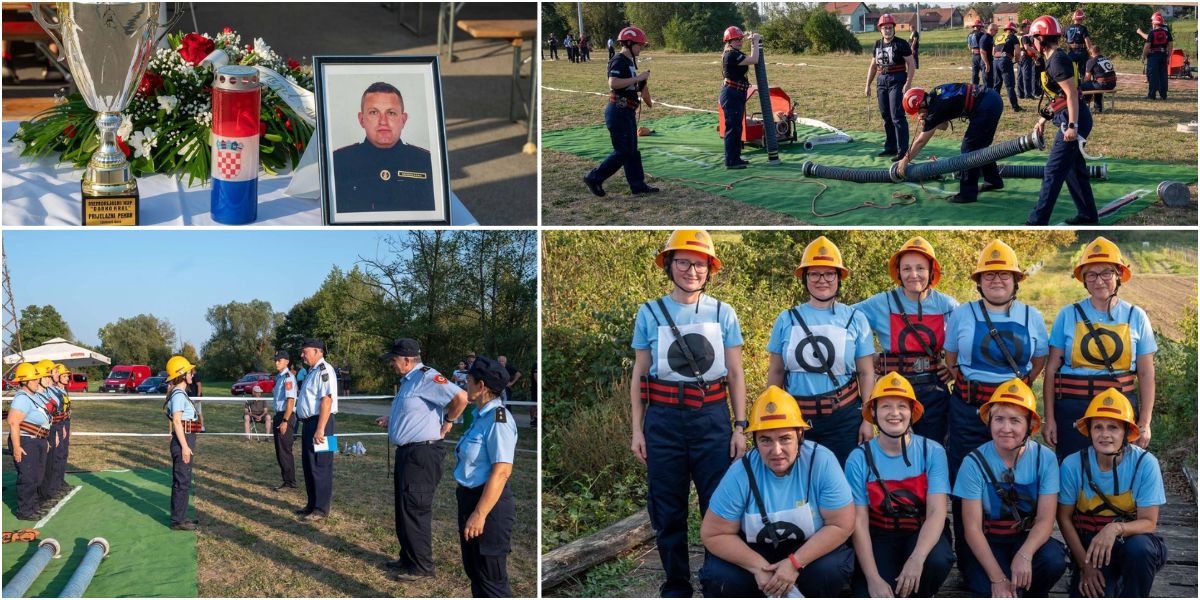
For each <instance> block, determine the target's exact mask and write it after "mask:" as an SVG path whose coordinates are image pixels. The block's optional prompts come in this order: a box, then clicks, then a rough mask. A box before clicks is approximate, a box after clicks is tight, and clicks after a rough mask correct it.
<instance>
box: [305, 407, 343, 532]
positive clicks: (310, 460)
mask: <svg viewBox="0 0 1200 600" xmlns="http://www.w3.org/2000/svg"><path fill="white" fill-rule="evenodd" d="M320 420H321V417H320V416H316V415H314V416H311V417H309V418H307V419H304V433H303V437H302V438H301V441H300V448H301V456H300V462H301V463H303V465H304V491H305V492H306V493H307V494H308V503H307V504H305V505H304V510H305V511H309V512H311V511H314V510H319V511H321V512H323V513H325V514H326V515H328V514H329V509H330V506H331V505H332V504H333V454H334V453H333V452H321V453H317V452H315V451H313V436H314V435H315V434H316V433H317V422H318V421H320ZM336 423H337V415H334V414H331V415H329V420H328V421H326V422H325V437H329V436H331V435H333V433H334V426H335V424H336Z"/></svg>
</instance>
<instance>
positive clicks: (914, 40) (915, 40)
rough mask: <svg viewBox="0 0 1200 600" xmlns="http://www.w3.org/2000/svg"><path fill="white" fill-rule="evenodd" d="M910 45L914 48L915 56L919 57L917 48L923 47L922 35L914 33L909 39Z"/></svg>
mask: <svg viewBox="0 0 1200 600" xmlns="http://www.w3.org/2000/svg"><path fill="white" fill-rule="evenodd" d="M908 45H909V47H911V48H912V53H913V56H916V55H917V46H920V45H921V34H919V33H917V32H915V31H914V32H912V36H911V37H909V38H908Z"/></svg>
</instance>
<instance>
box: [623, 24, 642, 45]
mask: <svg viewBox="0 0 1200 600" xmlns="http://www.w3.org/2000/svg"><path fill="white" fill-rule="evenodd" d="M617 41H618V42H633V43H635V44H643V45H645V43H646V32H644V31H642V30H641V29H638V28H637V27H626V28H625V29H622V30H621V33H618V34H617Z"/></svg>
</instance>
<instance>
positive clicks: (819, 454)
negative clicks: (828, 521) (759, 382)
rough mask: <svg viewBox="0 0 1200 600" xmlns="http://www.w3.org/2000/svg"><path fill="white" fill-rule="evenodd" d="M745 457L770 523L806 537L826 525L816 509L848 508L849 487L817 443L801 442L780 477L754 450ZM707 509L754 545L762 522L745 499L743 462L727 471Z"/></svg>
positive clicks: (834, 460) (834, 461)
mask: <svg viewBox="0 0 1200 600" xmlns="http://www.w3.org/2000/svg"><path fill="white" fill-rule="evenodd" d="M814 453H815V454H814ZM746 456H747V457H749V459H750V467H751V469H752V470H753V471H754V480H755V481H756V482H757V483H758V489H759V491H760V492H761V493H762V500H763V504H764V505H765V506H764V508H765V509H766V511H767V515H768V518H770V520H771V521H772V522H784V523H791V524H793V525H796V526H797V527H799V528H800V529H801V530H803V531H804V533H805V535H806V536H809V537H811V536H812V534H813V533H814V532H816V531H817V530H818V529H820V528H821V527H822V526H823V525H824V524H825V521H824V519H822V518H821V509H825V510H837V509H839V508H842V507H844V506H847V505H849V504H850V502H851V496H850V486H849V485H848V484H847V483H846V476H845V474H843V473H842V469H841V467H840V466H839V465H838V461H837V457H835V456H834V455H833V453H832V452H830V451H829V449H828V448H826V447H824V446H821V445H819V444H817V443H816V442H811V441H805V442H804V444H803V446H802V447H801V448H800V452H799V456H797V457H796V462H795V464H793V465H792V469H791V470H790V471H788V473H787V474H786V475H784V476H783V477H780V476H778V475H776V474H775V473H774V472H773V471H771V469H770V468H769V467H767V465H766V463H764V462H763V460H762V456H761V455H760V454H759V452H758V450H757V449H754V450H751V451H750V452H748V453H747V454H746ZM810 464H811V465H812V470H811V472H810V471H809V465H810ZM708 509H709V510H710V511H712V512H713V514H715V515H717V516H719V517H721V518H722V519H725V520H726V521H734V522H737V523H740V524H741V531H742V535H743V536H745V539H746V541H748V542H756V541H758V535H759V532H761V531H762V529H763V524H762V517H761V514H760V513H759V509H758V504H756V503H755V502H754V498H753V497H752V496H751V494H750V480H749V479H747V477H746V468H745V467H744V466H743V465H742V461H740V460H737V461H734V463H733V464H732V465H730V466H729V469H728V470H727V471H726V472H725V476H724V477H722V478H721V483H720V484H718V485H717V489H716V491H714V492H713V495H712V498H711V499H710V500H709V502H708Z"/></svg>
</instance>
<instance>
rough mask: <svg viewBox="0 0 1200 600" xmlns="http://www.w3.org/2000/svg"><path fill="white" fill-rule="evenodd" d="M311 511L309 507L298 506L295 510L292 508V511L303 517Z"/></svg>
mask: <svg viewBox="0 0 1200 600" xmlns="http://www.w3.org/2000/svg"><path fill="white" fill-rule="evenodd" d="M312 511H313V509H311V508H298V509H296V510H293V511H292V512H293V513H296V514H298V515H300V516H302V517H305V516H308V513H311V512H312Z"/></svg>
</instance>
